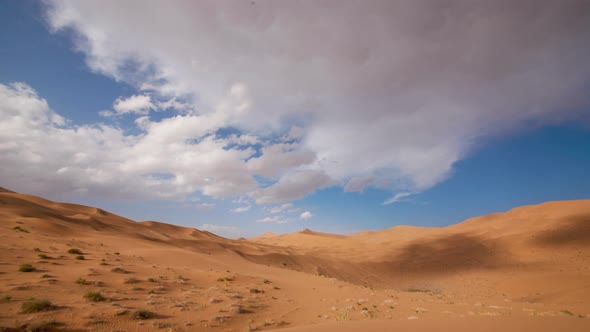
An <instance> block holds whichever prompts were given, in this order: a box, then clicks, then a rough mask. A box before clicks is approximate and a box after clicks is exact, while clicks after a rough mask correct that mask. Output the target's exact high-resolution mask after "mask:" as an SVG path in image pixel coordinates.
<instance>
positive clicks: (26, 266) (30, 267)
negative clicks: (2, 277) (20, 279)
mask: <svg viewBox="0 0 590 332" xmlns="http://www.w3.org/2000/svg"><path fill="white" fill-rule="evenodd" d="M18 270H19V271H20V272H33V271H35V268H34V267H33V265H31V264H23V265H21V266H20V267H19V268H18Z"/></svg>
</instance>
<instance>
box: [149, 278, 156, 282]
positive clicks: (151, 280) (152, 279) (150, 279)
mask: <svg viewBox="0 0 590 332" xmlns="http://www.w3.org/2000/svg"><path fill="white" fill-rule="evenodd" d="M148 281H149V282H158V280H156V279H154V278H148Z"/></svg>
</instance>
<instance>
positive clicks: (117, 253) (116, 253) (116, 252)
mask: <svg viewBox="0 0 590 332" xmlns="http://www.w3.org/2000/svg"><path fill="white" fill-rule="evenodd" d="M113 254H115V255H117V256H119V255H120V254H121V253H119V252H118V251H115V252H114V253H113Z"/></svg>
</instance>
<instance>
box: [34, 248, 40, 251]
mask: <svg viewBox="0 0 590 332" xmlns="http://www.w3.org/2000/svg"><path fill="white" fill-rule="evenodd" d="M33 251H34V252H41V249H39V248H33Z"/></svg>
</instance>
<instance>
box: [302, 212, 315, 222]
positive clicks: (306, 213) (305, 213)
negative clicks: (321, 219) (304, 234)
mask: <svg viewBox="0 0 590 332" xmlns="http://www.w3.org/2000/svg"><path fill="white" fill-rule="evenodd" d="M311 217H313V214H312V213H311V212H309V211H305V212H303V213H302V214H301V215H300V216H299V219H303V220H307V219H311Z"/></svg>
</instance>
